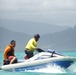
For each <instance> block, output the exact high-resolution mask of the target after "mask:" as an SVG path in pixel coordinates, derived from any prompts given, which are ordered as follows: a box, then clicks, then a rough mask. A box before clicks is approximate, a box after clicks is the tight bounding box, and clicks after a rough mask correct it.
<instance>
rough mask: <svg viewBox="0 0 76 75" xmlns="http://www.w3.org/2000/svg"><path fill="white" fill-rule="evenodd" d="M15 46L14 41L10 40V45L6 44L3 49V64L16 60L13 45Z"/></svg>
mask: <svg viewBox="0 0 76 75" xmlns="http://www.w3.org/2000/svg"><path fill="white" fill-rule="evenodd" d="M15 46H16V41H14V40H12V41H11V42H10V45H8V46H7V47H6V48H5V50H4V65H6V64H13V63H16V62H17V58H16V56H15V54H14V47H15Z"/></svg>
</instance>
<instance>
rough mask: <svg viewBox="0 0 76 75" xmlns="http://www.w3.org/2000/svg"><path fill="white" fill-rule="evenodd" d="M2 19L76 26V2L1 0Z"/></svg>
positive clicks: (71, 0)
mask: <svg viewBox="0 0 76 75" xmlns="http://www.w3.org/2000/svg"><path fill="white" fill-rule="evenodd" d="M0 18H1V19H14V20H24V21H32V22H41V23H49V24H55V25H60V26H63V25H68V26H74V25H75V24H76V0H0Z"/></svg>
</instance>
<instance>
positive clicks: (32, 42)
mask: <svg viewBox="0 0 76 75" xmlns="http://www.w3.org/2000/svg"><path fill="white" fill-rule="evenodd" d="M36 46H37V41H35V39H34V38H32V39H31V40H29V42H28V43H27V45H26V49H29V50H31V51H32V52H33V51H34V50H35V48H36Z"/></svg>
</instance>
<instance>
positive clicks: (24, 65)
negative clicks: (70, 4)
mask: <svg viewBox="0 0 76 75" xmlns="http://www.w3.org/2000/svg"><path fill="white" fill-rule="evenodd" d="M74 62H76V57H71V56H64V55H61V54H58V53H56V52H55V51H51V50H49V51H48V52H41V53H38V54H36V55H34V56H33V57H31V58H30V59H27V60H19V62H18V63H15V64H8V65H2V66H1V68H0V69H1V70H15V71H25V70H35V69H41V68H46V67H47V64H48V65H57V66H60V67H62V68H65V69H66V68H68V67H69V66H70V65H72V64H73V63H74Z"/></svg>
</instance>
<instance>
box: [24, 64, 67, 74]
mask: <svg viewBox="0 0 76 75" xmlns="http://www.w3.org/2000/svg"><path fill="white" fill-rule="evenodd" d="M25 71H26V70H25ZM29 71H30V72H42V73H66V71H65V69H63V68H61V67H60V66H57V65H47V67H46V68H41V69H35V70H28V72H29Z"/></svg>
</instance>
